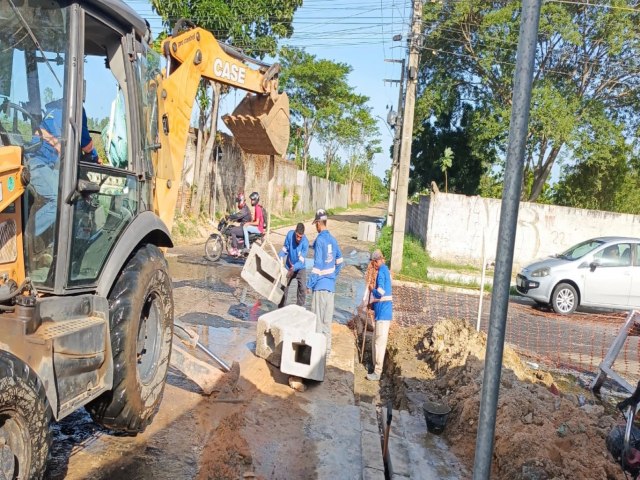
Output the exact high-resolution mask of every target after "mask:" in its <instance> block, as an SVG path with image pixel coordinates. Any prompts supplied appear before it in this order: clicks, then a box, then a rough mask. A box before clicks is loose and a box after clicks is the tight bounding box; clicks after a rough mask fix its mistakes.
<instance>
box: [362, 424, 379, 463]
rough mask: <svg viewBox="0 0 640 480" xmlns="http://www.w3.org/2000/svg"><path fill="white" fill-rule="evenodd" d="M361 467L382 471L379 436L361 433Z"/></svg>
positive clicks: (371, 433)
mask: <svg viewBox="0 0 640 480" xmlns="http://www.w3.org/2000/svg"><path fill="white" fill-rule="evenodd" d="M361 444H362V465H363V466H364V467H365V468H366V467H370V468H373V469H376V470H382V471H384V462H383V461H382V444H381V443H380V435H379V434H378V433H373V432H366V431H364V432H362V441H361Z"/></svg>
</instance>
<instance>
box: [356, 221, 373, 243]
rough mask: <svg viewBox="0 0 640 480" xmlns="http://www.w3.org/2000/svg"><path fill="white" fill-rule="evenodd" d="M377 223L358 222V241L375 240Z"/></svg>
mask: <svg viewBox="0 0 640 480" xmlns="http://www.w3.org/2000/svg"><path fill="white" fill-rule="evenodd" d="M377 233H378V225H377V224H375V223H374V222H358V241H360V242H375V241H376V234H377Z"/></svg>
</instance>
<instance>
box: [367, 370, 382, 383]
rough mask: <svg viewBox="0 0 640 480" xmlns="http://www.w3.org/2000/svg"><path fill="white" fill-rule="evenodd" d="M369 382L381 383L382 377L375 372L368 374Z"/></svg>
mask: <svg viewBox="0 0 640 480" xmlns="http://www.w3.org/2000/svg"><path fill="white" fill-rule="evenodd" d="M367 380H370V381H372V382H379V381H380V375H378V374H377V373H375V372H373V373H367Z"/></svg>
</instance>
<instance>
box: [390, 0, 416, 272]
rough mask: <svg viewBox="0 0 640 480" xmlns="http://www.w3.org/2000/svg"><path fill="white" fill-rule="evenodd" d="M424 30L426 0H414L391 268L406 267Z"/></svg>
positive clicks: (395, 270) (397, 270)
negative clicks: (412, 151) (413, 145)
mask: <svg viewBox="0 0 640 480" xmlns="http://www.w3.org/2000/svg"><path fill="white" fill-rule="evenodd" d="M421 32H422V0H413V21H412V26H411V38H409V68H408V70H407V91H406V94H405V101H404V115H403V116H402V117H403V120H402V142H401V144H400V161H399V167H398V189H397V192H396V200H395V212H394V219H393V238H392V240H391V271H392V272H400V270H402V254H403V253H404V245H403V242H404V227H405V224H406V221H407V197H408V193H409V166H410V164H411V140H412V138H413V114H414V108H415V103H416V83H417V80H418V61H419V57H420V35H421Z"/></svg>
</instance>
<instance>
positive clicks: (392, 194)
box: [385, 59, 405, 227]
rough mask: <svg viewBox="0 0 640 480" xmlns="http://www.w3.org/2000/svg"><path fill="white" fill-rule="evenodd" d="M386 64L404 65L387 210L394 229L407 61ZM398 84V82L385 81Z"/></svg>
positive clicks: (390, 223) (401, 75)
mask: <svg viewBox="0 0 640 480" xmlns="http://www.w3.org/2000/svg"><path fill="white" fill-rule="evenodd" d="M385 62H394V63H401V64H402V73H401V74H400V82H399V83H400V88H399V89H398V90H399V93H398V115H397V117H396V121H395V124H394V125H392V126H393V158H392V160H391V177H390V178H389V206H388V208H387V225H389V226H390V227H393V217H394V210H395V207H396V203H395V202H396V190H397V189H398V158H399V156H400V136H401V135H402V100H403V98H404V71H405V61H404V59H402V60H385ZM385 81H390V82H397V80H385Z"/></svg>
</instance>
